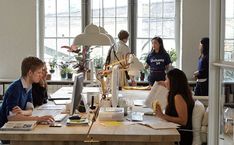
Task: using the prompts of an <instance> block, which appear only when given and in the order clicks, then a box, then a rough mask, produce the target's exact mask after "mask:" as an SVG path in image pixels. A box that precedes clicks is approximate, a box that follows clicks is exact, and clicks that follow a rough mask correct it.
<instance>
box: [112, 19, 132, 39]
mask: <svg viewBox="0 0 234 145" xmlns="http://www.w3.org/2000/svg"><path fill="white" fill-rule="evenodd" d="M127 22H128V19H127V18H117V19H116V33H117V34H116V35H112V36H117V35H118V33H119V31H120V30H126V31H127V29H128V25H127Z"/></svg>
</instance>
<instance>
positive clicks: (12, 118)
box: [7, 114, 54, 122]
mask: <svg viewBox="0 0 234 145" xmlns="http://www.w3.org/2000/svg"><path fill="white" fill-rule="evenodd" d="M7 119H8V121H38V122H42V121H46V122H53V121H54V118H53V117H52V116H50V115H46V116H40V117H39V116H25V115H23V114H16V115H9V116H8V117H7Z"/></svg>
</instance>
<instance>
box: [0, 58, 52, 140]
mask: <svg viewBox="0 0 234 145" xmlns="http://www.w3.org/2000/svg"><path fill="white" fill-rule="evenodd" d="M42 67H43V62H42V61H41V60H40V59H39V58H37V57H26V58H24V60H23V61H22V64H21V78H20V79H18V80H16V81H14V82H13V83H11V84H10V85H9V87H8V89H7V91H6V93H5V95H4V98H3V103H2V105H1V106H0V116H1V117H0V127H2V126H3V125H4V124H5V123H6V122H8V121H26V120H35V121H39V122H40V121H47V122H52V121H54V119H53V117H52V116H50V115H48V116H41V117H39V116H32V111H33V108H34V107H33V104H32V101H33V100H32V83H38V82H39V81H40V79H41V75H42ZM2 142H3V143H8V142H7V141H6V142H5V141H2Z"/></svg>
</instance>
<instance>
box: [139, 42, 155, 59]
mask: <svg viewBox="0 0 234 145" xmlns="http://www.w3.org/2000/svg"><path fill="white" fill-rule="evenodd" d="M136 47H137V48H136V51H137V52H136V53H137V58H141V57H142V55H143V54H144V53H149V52H150V50H151V48H150V47H151V41H150V39H137V45H136ZM141 61H142V60H141Z"/></svg>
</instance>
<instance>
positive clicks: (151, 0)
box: [136, 0, 176, 58]
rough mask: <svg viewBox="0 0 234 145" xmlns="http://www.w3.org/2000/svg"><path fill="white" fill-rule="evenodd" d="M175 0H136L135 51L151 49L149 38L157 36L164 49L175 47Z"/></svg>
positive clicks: (141, 53)
mask: <svg viewBox="0 0 234 145" xmlns="http://www.w3.org/2000/svg"><path fill="white" fill-rule="evenodd" d="M175 5H176V4H175V0H138V7H137V12H138V14H137V42H136V43H137V44H136V47H137V49H136V53H137V57H138V58H140V57H141V56H142V55H143V54H144V53H148V52H149V51H150V50H151V39H152V38H153V37H154V36H159V37H161V38H162V39H163V42H164V47H165V49H166V50H171V49H175Z"/></svg>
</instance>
